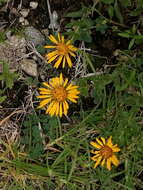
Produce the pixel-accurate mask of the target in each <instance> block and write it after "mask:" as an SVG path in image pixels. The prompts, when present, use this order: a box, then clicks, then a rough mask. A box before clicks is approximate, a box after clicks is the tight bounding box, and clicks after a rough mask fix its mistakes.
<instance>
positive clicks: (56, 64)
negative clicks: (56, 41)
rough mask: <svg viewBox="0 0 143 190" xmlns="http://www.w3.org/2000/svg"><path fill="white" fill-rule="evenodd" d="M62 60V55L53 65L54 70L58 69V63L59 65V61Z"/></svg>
mask: <svg viewBox="0 0 143 190" xmlns="http://www.w3.org/2000/svg"><path fill="white" fill-rule="evenodd" d="M62 59H63V55H61V56H59V58H58V60H57V62H56V63H55V65H54V67H55V68H58V67H59V65H60V63H61V61H62Z"/></svg>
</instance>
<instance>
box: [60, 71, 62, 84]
mask: <svg viewBox="0 0 143 190" xmlns="http://www.w3.org/2000/svg"><path fill="white" fill-rule="evenodd" d="M62 84H63V74H62V73H61V74H60V85H62Z"/></svg>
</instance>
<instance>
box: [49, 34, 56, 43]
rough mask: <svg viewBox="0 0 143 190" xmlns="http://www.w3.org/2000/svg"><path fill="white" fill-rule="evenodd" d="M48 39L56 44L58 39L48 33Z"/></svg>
mask: <svg viewBox="0 0 143 190" xmlns="http://www.w3.org/2000/svg"><path fill="white" fill-rule="evenodd" d="M49 39H50V40H51V41H52V42H53V43H55V44H58V41H57V40H56V38H55V37H54V36H53V35H50V36H49Z"/></svg>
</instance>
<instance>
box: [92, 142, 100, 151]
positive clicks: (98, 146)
mask: <svg viewBox="0 0 143 190" xmlns="http://www.w3.org/2000/svg"><path fill="white" fill-rule="evenodd" d="M90 144H91V145H92V146H94V147H95V148H97V149H101V148H102V146H101V145H99V144H97V143H96V142H93V141H91V142H90Z"/></svg>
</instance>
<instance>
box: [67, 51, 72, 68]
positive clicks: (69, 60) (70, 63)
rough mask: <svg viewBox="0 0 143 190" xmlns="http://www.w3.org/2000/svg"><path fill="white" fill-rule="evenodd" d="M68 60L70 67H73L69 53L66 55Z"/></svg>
mask: <svg viewBox="0 0 143 190" xmlns="http://www.w3.org/2000/svg"><path fill="white" fill-rule="evenodd" d="M66 60H67V62H68V65H69V67H72V62H71V59H70V57H69V55H68V54H67V55H66Z"/></svg>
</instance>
